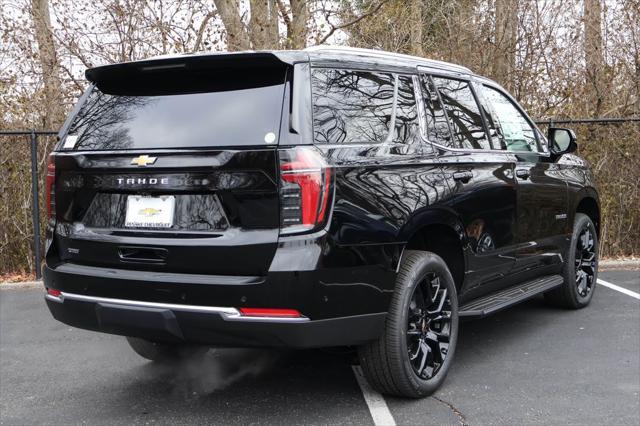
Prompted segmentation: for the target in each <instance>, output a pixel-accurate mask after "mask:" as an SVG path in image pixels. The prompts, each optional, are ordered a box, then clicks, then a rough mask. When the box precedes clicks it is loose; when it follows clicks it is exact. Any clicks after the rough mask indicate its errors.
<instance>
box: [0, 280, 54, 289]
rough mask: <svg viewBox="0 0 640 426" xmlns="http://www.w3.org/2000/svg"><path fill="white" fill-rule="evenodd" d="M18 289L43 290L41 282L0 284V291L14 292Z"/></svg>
mask: <svg viewBox="0 0 640 426" xmlns="http://www.w3.org/2000/svg"><path fill="white" fill-rule="evenodd" d="M18 288H22V289H27V288H42V289H43V290H44V287H43V284H42V281H18V282H16V283H2V282H0V290H14V289H18Z"/></svg>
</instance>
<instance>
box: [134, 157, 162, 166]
mask: <svg viewBox="0 0 640 426" xmlns="http://www.w3.org/2000/svg"><path fill="white" fill-rule="evenodd" d="M157 159H158V157H149V156H148V155H141V156H139V157H136V158H134V159H133V160H131V164H135V165H137V166H148V165H149V164H153V163H155V162H156V160H157Z"/></svg>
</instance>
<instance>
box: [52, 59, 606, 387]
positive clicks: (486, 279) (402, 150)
mask: <svg viewBox="0 0 640 426" xmlns="http://www.w3.org/2000/svg"><path fill="white" fill-rule="evenodd" d="M86 77H87V79H88V80H89V81H90V82H91V85H90V87H89V89H88V90H87V91H86V92H85V94H84V95H83V96H82V98H81V99H80V101H79V102H78V105H77V106H76V107H75V109H74V111H73V112H72V113H71V114H70V116H69V118H68V120H67V121H66V123H65V124H64V126H63V128H62V129H61V131H60V143H59V145H58V146H57V147H56V150H55V152H54V153H53V154H52V155H51V157H50V160H49V165H48V175H47V196H48V200H49V202H48V206H49V223H48V240H47V250H46V266H45V270H44V276H45V286H46V289H47V294H46V296H45V297H46V302H47V305H48V307H49V309H50V310H51V313H52V314H53V316H54V317H55V318H56V319H58V320H60V321H62V322H64V323H66V324H69V325H72V326H76V327H80V328H84V329H89V330H95V331H101V332H105V333H114V334H120V335H123V336H127V337H128V340H129V342H130V344H131V346H132V347H133V349H134V350H136V352H138V353H139V354H140V355H142V356H144V357H146V358H149V359H152V360H159V359H167V358H170V357H173V356H177V355H179V354H182V353H184V351H185V350H187V349H188V350H197V348H198V347H199V346H198V345H202V346H225V347H239V346H270V347H290V348H319V347H335V346H349V347H357V353H358V357H359V360H360V363H361V365H362V369H363V371H364V374H365V375H366V377H367V379H368V380H369V382H370V383H371V384H372V385H373V386H374V387H375V388H377V389H378V390H380V391H381V392H384V393H388V394H396V395H403V396H409V397H421V396H425V395H429V394H430V393H432V392H433V391H434V390H435V389H437V387H438V386H439V385H440V384H441V383H442V382H443V380H444V378H445V375H446V374H447V371H448V370H449V366H450V365H451V362H452V358H453V355H454V352H455V348H456V340H457V336H458V328H459V321H460V319H463V318H479V317H483V316H485V315H488V314H491V313H493V312H495V311H498V310H500V309H503V308H506V307H508V306H511V305H514V304H516V303H518V302H521V301H523V300H525V299H528V298H530V297H532V296H535V295H537V294H541V293H542V294H544V296H545V298H546V299H548V300H549V301H551V302H553V303H554V304H556V305H560V306H564V307H569V308H581V307H584V306H586V305H587V304H589V302H590V300H591V298H592V297H593V292H594V290H595V286H596V276H597V267H598V234H599V226H600V209H599V204H598V194H597V192H596V189H595V188H594V181H593V175H592V173H591V172H590V171H589V168H588V166H587V164H586V163H585V161H584V160H582V159H580V158H579V157H577V156H576V155H574V154H572V152H574V151H575V149H576V144H575V136H574V134H573V132H571V131H570V130H567V129H560V128H551V129H549V132H548V135H547V137H545V136H543V135H542V134H541V132H540V131H539V130H538V128H537V127H536V126H535V125H534V123H533V122H532V121H531V119H530V118H529V117H528V116H527V114H526V113H525V112H524V111H523V110H522V108H521V107H520V106H519V105H518V103H517V102H515V101H514V99H513V98H512V97H511V96H510V95H509V94H508V93H506V92H505V91H504V90H503V89H502V88H501V87H500V86H499V85H497V84H496V83H494V82H492V81H491V80H488V79H486V78H484V77H481V76H477V75H474V74H473V73H472V72H471V71H469V70H468V69H467V68H464V67H460V66H456V65H452V64H447V63H443V62H437V61H429V60H424V59H420V58H415V57H411V56H405V55H398V54H391V53H385V52H378V51H370V50H362V49H348V48H343V49H339V48H314V49H307V50H304V51H273V52H241V53H232V54H227V53H225V54H203V55H184V56H175V57H162V58H157V59H150V60H145V61H139V62H130V63H122V64H115V65H107V66H101V67H97V68H92V69H89V70H87V72H86Z"/></svg>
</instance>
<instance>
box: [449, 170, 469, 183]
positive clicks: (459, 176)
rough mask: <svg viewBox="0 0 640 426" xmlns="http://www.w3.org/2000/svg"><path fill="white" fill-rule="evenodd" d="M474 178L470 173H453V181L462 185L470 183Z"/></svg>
mask: <svg viewBox="0 0 640 426" xmlns="http://www.w3.org/2000/svg"><path fill="white" fill-rule="evenodd" d="M472 177H473V173H471V172H469V171H462V172H453V180H457V181H460V182H462V183H467V182H469V181H470V180H471V178H472Z"/></svg>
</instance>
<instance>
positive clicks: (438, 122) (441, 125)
mask: <svg viewBox="0 0 640 426" xmlns="http://www.w3.org/2000/svg"><path fill="white" fill-rule="evenodd" d="M422 82H423V97H424V108H425V121H426V130H427V134H426V137H427V140H429V141H432V142H435V143H437V144H439V145H443V146H448V147H455V145H454V143H453V139H452V138H451V130H450V129H449V123H448V122H447V116H446V114H445V112H444V109H443V108H442V104H441V103H440V98H439V97H438V93H437V91H436V88H435V86H434V84H433V81H432V80H431V79H430V78H429V77H426V76H425V77H423V79H422Z"/></svg>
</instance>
